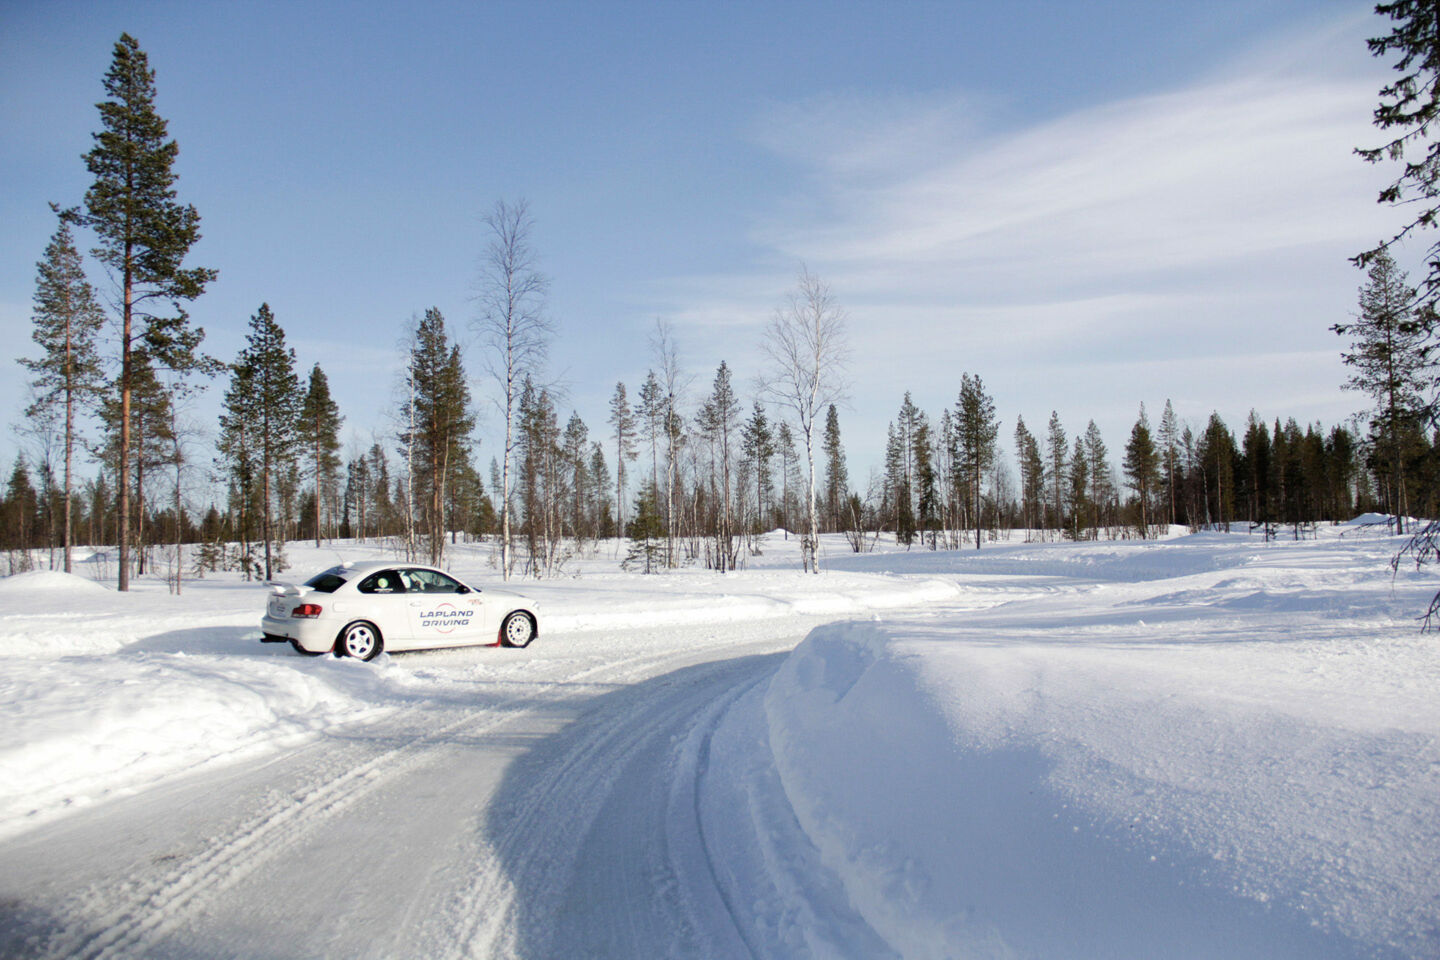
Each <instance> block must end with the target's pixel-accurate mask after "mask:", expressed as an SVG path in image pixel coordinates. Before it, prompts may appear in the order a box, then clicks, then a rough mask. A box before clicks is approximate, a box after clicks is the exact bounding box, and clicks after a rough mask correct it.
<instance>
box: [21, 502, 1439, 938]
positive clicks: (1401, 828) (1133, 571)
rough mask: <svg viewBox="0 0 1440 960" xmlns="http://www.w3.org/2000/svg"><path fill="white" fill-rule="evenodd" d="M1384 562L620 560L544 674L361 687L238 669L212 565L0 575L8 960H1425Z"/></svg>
mask: <svg viewBox="0 0 1440 960" xmlns="http://www.w3.org/2000/svg"><path fill="white" fill-rule="evenodd" d="M1399 543H1400V541H1398V540H1397V539H1396V538H1394V537H1390V536H1388V535H1386V534H1385V533H1384V532H1383V528H1376V527H1373V526H1365V525H1363V524H1350V525H1345V526H1340V527H1327V528H1322V529H1321V530H1320V531H1319V535H1318V537H1317V538H1314V539H1307V540H1301V541H1294V540H1286V539H1281V540H1278V541H1271V542H1266V541H1265V540H1263V539H1262V538H1261V537H1259V536H1255V535H1249V534H1244V533H1238V532H1237V533H1205V534H1198V535H1192V536H1177V537H1174V538H1171V539H1168V540H1162V541H1100V542H1093V543H1030V544H1027V543H1022V542H1021V538H1020V537H1019V536H1018V535H1017V536H1016V537H1015V538H1014V539H1012V540H1010V541H1001V542H998V543H987V544H986V545H985V547H984V549H982V550H980V551H975V550H973V549H970V550H963V551H959V552H954V553H948V552H931V551H928V550H924V549H921V548H918V547H917V548H915V549H912V550H909V551H905V550H903V549H897V548H896V547H895V546H894V545H893V544H881V545H880V547H879V549H878V551H877V552H875V553H871V554H864V555H855V554H850V553H848V552H847V551H846V548H845V545H844V543H843V542H842V541H840V540H838V539H837V540H835V541H833V542H827V543H826V544H825V548H826V551H827V552H826V555H825V562H826V566H827V570H826V572H825V573H824V574H822V575H821V576H818V577H817V576H806V575H804V574H802V573H800V572H799V571H798V569H796V568H797V566H798V562H797V559H798V555H797V551H796V546H797V545H796V544H795V542H794V541H793V540H791V541H787V540H785V539H784V538H783V536H782V535H780V534H778V533H777V534H772V535H771V536H769V537H767V538H766V539H765V541H764V553H763V555H761V556H758V557H752V558H750V560H749V568H748V569H747V570H744V571H742V572H740V573H737V574H732V575H726V576H719V575H715V574H708V573H704V572H701V571H696V570H684V571H679V572H676V573H673V574H667V575H664V576H652V577H645V576H640V575H638V574H627V573H623V572H620V571H619V570H618V566H617V564H616V562H615V560H614V559H613V553H614V545H606V546H604V547H602V548H601V550H600V551H599V553H598V554H597V555H594V556H590V557H586V558H582V559H575V560H572V561H571V562H570V563H569V564H568V565H567V567H566V568H565V569H566V571H567V573H569V574H572V576H568V577H566V578H563V579H557V580H550V581H541V582H527V583H526V584H525V585H524V589H525V590H526V592H528V593H531V594H532V595H534V596H536V597H538V598H539V599H540V601H541V632H540V636H539V639H537V640H536V641H535V643H534V644H532V645H531V646H530V647H529V648H528V649H525V650H508V649H498V648H468V649H456V650H446V651H432V652H417V653H405V654H397V655H394V656H389V655H385V656H382V657H380V658H379V659H377V660H376V661H374V662H372V663H368V664H367V663H357V662H354V661H349V660H336V659H333V658H331V657H328V656H327V657H317V658H308V657H302V656H299V655H298V654H295V653H294V652H292V651H291V650H290V648H289V647H288V646H282V645H262V644H260V643H259V642H258V640H259V629H258V622H259V617H260V614H261V611H262V607H263V604H264V597H265V592H266V588H265V587H264V586H263V585H259V584H254V583H248V584H247V583H243V582H240V581H239V580H238V579H237V578H236V577H235V576H233V575H225V576H213V575H212V576H211V577H210V578H207V579H205V580H202V581H195V582H187V583H186V584H185V587H184V592H183V594H182V595H180V596H174V595H172V594H170V593H169V592H168V591H167V589H166V587H165V585H164V583H163V582H160V581H158V580H148V579H143V578H142V579H141V580H140V581H139V583H138V584H137V587H136V589H134V590H133V591H132V592H131V593H129V594H118V593H116V592H114V591H113V590H112V589H110V588H109V587H108V586H102V585H100V584H97V583H95V582H93V581H92V580H90V579H88V578H87V576H86V575H85V574H84V573H82V574H81V575H77V576H67V575H64V574H59V573H33V574H22V575H18V576H15V577H10V578H6V579H3V580H0V654H3V657H0V956H3V957H156V958H201V957H205V958H208V957H264V958H289V957H296V958H298V957H346V958H349V957H376V958H379V957H425V958H449V957H484V958H489V957H525V958H549V957H557V958H558V957H566V958H577V957H617V958H619V957H625V958H638V957H702V958H726V960H728V958H759V957H783V958H800V957H843V958H878V957H913V958H932V957H934V958H941V957H944V958H970V957H976V958H1001V957H1004V958H1011V957H1016V958H1019V957H1025V958H1070V957H1074V958H1122V957H1133V958H1191V957H1215V958H1239V957H1254V958H1285V957H1306V958H1329V957H1365V958H1389V957H1397V958H1400V957H1405V958H1420V957H1431V958H1433V957H1437V956H1440V649H1437V644H1440V638H1437V637H1436V636H1435V635H1433V634H1421V633H1420V632H1419V624H1418V622H1417V621H1416V619H1415V618H1416V616H1417V615H1418V614H1420V613H1421V612H1422V611H1423V610H1424V608H1425V606H1426V604H1427V603H1428V601H1429V598H1430V596H1431V595H1432V594H1433V593H1434V591H1435V590H1436V589H1437V588H1440V578H1437V576H1436V575H1435V574H1434V572H1433V571H1431V570H1428V569H1427V570H1423V571H1414V570H1411V569H1406V568H1402V569H1401V570H1400V571H1399V573H1398V574H1392V572H1391V570H1390V569H1389V566H1388V560H1389V558H1390V557H1391V556H1392V555H1393V553H1394V552H1395V551H1396V549H1397V547H1398V545H1399ZM287 552H288V555H289V559H290V560H291V562H292V564H293V567H292V569H291V570H290V571H288V572H287V573H285V574H284V575H282V579H292V578H293V579H304V578H305V577H307V576H308V575H309V574H311V573H313V572H316V571H318V570H319V569H322V568H324V567H326V566H329V565H330V564H332V563H334V562H335V560H336V559H337V558H345V559H364V558H369V557H372V556H384V555H386V554H385V551H384V549H383V548H381V547H379V546H377V545H374V544H354V543H349V542H337V543H335V544H330V545H327V546H326V547H325V548H324V549H321V550H317V549H315V548H314V547H313V546H306V545H304V544H291V545H289V547H288V548H287ZM80 566H81V569H82V571H84V570H88V569H90V567H91V565H90V564H81V565H80ZM449 566H450V567H451V569H453V570H455V572H457V573H458V574H460V575H461V576H462V577H464V578H466V579H468V580H471V581H472V582H476V583H479V584H481V585H485V584H489V583H493V582H495V580H496V577H495V575H494V569H493V567H492V566H491V561H490V551H489V548H488V547H487V546H480V545H475V546H466V545H462V546H460V547H457V548H456V551H455V554H454V556H453V557H452V559H451V561H450V562H449ZM96 567H97V569H98V564H97V565H96Z"/></svg>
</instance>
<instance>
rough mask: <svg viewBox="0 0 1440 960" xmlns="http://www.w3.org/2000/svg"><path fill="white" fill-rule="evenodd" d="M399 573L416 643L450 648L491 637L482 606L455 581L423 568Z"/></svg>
mask: <svg viewBox="0 0 1440 960" xmlns="http://www.w3.org/2000/svg"><path fill="white" fill-rule="evenodd" d="M400 573H401V577H402V579H403V580H404V582H405V589H406V591H407V592H406V596H407V597H408V600H409V602H408V610H409V614H410V632H411V634H412V635H413V636H414V637H415V645H416V646H425V647H454V646H460V645H461V644H467V643H488V642H489V641H490V640H492V639H494V638H493V637H491V636H490V633H491V632H492V631H491V630H490V629H489V628H490V624H488V623H487V621H486V616H485V605H484V604H483V603H481V602H480V599H479V597H478V596H477V595H476V594H475V593H474V592H472V591H471V590H470V589H469V588H468V587H464V586H463V585H462V584H461V583H460V581H459V580H456V579H455V578H454V577H451V576H448V575H446V574H443V573H441V572H440V571H438V570H426V569H424V568H414V567H412V568H409V569H402V570H401V571H400Z"/></svg>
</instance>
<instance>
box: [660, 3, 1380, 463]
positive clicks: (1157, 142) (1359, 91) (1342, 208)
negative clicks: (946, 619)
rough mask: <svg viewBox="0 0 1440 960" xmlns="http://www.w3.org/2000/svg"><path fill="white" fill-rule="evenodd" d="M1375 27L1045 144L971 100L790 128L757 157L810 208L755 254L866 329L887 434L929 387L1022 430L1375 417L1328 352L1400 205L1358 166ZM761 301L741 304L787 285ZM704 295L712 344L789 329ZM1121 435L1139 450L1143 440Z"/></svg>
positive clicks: (1038, 134)
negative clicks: (1093, 422)
mask: <svg viewBox="0 0 1440 960" xmlns="http://www.w3.org/2000/svg"><path fill="white" fill-rule="evenodd" d="M1371 27H1372V25H1371V24H1369V23H1368V22H1363V21H1359V20H1356V19H1354V18H1351V19H1347V20H1346V21H1344V22H1340V23H1332V24H1329V25H1326V26H1324V27H1323V28H1321V29H1318V30H1312V31H1310V32H1308V33H1306V34H1304V35H1301V36H1294V37H1289V38H1281V39H1278V40H1275V39H1272V40H1271V41H1270V42H1269V43H1268V44H1267V45H1266V47H1265V48H1264V55H1263V56H1261V55H1260V54H1259V53H1255V54H1244V55H1242V56H1240V57H1239V58H1237V59H1236V60H1235V61H1233V62H1231V63H1229V64H1226V65H1223V66H1221V67H1218V68H1216V69H1215V70H1214V71H1212V72H1211V73H1210V74H1209V75H1207V76H1205V77H1202V78H1199V79H1197V80H1195V81H1194V82H1192V83H1190V84H1188V85H1186V86H1183V87H1176V88H1172V89H1168V90H1161V91H1156V92H1150V93H1146V94H1144V95H1138V96H1134V97H1131V98H1128V99H1124V100H1120V101H1116V102H1110V103H1102V104H1097V105H1092V106H1090V107H1088V108H1085V109H1081V110H1077V111H1075V112H1072V113H1070V114H1068V115H1064V116H1057V117H1051V118H1048V119H1045V120H1042V121H1038V122H1035V123H1032V124H1025V123H1024V122H1023V120H1019V121H1017V120H1016V119H1015V112H1014V110H1013V109H1008V110H1007V109H1006V105H1004V104H996V103H985V102H984V101H981V100H977V99H975V98H973V97H970V96H968V95H966V94H965V93H963V92H961V93H957V94H955V95H954V96H952V97H950V98H949V99H946V98H939V97H928V98H919V99H913V100H906V99H904V98H896V97H886V98H881V99H876V100H865V99H863V98H854V97H839V98H835V99H831V100H818V101H808V102H805V103H798V104H791V105H786V106H779V107H775V108H773V109H771V110H769V111H768V112H766V114H765V115H764V116H763V117H762V118H761V119H760V121H759V129H758V131H757V133H756V140H757V141H758V142H760V143H761V144H763V145H765V146H766V147H767V148H769V149H772V150H773V151H775V152H776V154H777V155H778V156H780V157H782V158H783V159H784V160H785V161H788V162H790V163H792V164H794V165H795V166H796V168H797V169H798V170H799V171H800V172H801V178H800V181H799V183H800V187H799V189H797V191H796V195H795V196H794V198H793V199H792V201H791V202H790V203H787V204H786V205H785V206H784V207H783V208H781V209H779V210H777V211H775V212H774V213H773V215H772V216H770V217H768V218H767V219H766V221H765V222H764V223H762V224H760V225H758V226H757V228H756V231H755V234H754V239H755V240H756V242H757V244H759V245H760V246H762V247H763V248H765V249H767V250H768V251H770V253H771V255H772V256H773V258H774V261H773V262H780V263H787V264H798V263H800V262H805V263H808V264H809V265H810V266H811V268H812V269H815V270H816V271H818V272H819V273H820V274H821V275H822V276H823V277H825V279H826V280H827V281H828V282H830V283H831V285H832V287H833V288H834V289H835V291H836V293H837V294H838V295H839V296H840V298H841V299H842V301H843V302H844V303H845V304H846V305H847V307H848V308H849V310H850V312H851V314H852V316H853V318H854V321H855V323H854V329H855V337H856V339H857V346H858V347H859V349H858V350H857V355H858V356H859V357H860V358H861V361H860V362H861V364H863V366H864V367H865V369H864V371H862V373H861V375H860V376H858V377H857V378H856V383H857V386H856V402H855V406H856V408H857V410H862V411H866V413H864V414H862V418H864V417H868V418H869V419H870V420H872V421H873V420H874V419H875V418H876V415H875V414H874V413H870V412H869V411H873V410H876V409H879V410H880V411H881V412H880V413H879V414H878V417H879V424H880V425H879V430H881V431H883V417H884V416H885V415H886V412H888V411H890V410H891V408H892V407H894V406H896V405H897V404H898V400H899V395H900V393H901V392H903V391H904V390H905V389H912V388H915V385H916V384H920V385H921V387H920V389H922V390H925V389H929V390H932V391H933V396H934V397H936V398H937V399H938V402H946V399H947V398H948V399H949V400H953V387H952V385H951V381H955V382H956V383H958V379H959V373H960V371H961V370H969V371H972V372H977V371H978V372H979V373H981V374H982V376H984V377H985V378H986V380H987V382H988V383H991V384H992V388H994V389H995V392H996V394H997V400H999V402H1000V406H1001V412H1002V414H1003V415H1005V416H1007V417H1012V418H1013V416H1014V414H1015V413H1017V412H1021V411H1023V412H1025V413H1027V414H1028V415H1029V416H1030V417H1031V418H1032V420H1033V419H1034V418H1035V417H1038V416H1040V415H1041V414H1042V413H1044V414H1048V411H1049V410H1050V409H1052V408H1060V409H1062V412H1063V411H1064V410H1066V409H1068V410H1069V411H1070V414H1069V415H1070V416H1071V417H1072V418H1073V419H1078V420H1080V421H1081V422H1082V423H1083V421H1084V420H1085V419H1088V418H1089V417H1091V416H1096V417H1097V419H1099V418H1100V417H1101V416H1102V414H1101V411H1102V410H1108V411H1112V412H1113V411H1118V410H1123V411H1128V412H1127V413H1126V414H1125V416H1128V417H1129V418H1130V420H1133V417H1134V411H1135V409H1136V407H1138V405H1139V403H1140V402H1141V401H1145V402H1147V403H1148V404H1150V405H1151V406H1152V407H1154V408H1158V407H1159V406H1161V405H1163V403H1164V400H1165V398H1166V397H1167V396H1176V397H1180V396H1184V397H1188V398H1191V399H1192V401H1193V402H1195V403H1196V404H1197V405H1198V408H1197V409H1191V410H1184V411H1181V412H1182V414H1188V415H1190V416H1192V417H1197V418H1203V417H1204V416H1205V415H1207V414H1208V412H1209V410H1210V409H1212V408H1214V409H1219V410H1221V412H1222V414H1223V415H1225V416H1226V417H1227V419H1232V420H1238V419H1241V418H1243V415H1244V413H1245V412H1246V411H1248V409H1249V407H1250V406H1252V405H1254V406H1257V407H1262V409H1261V412H1262V414H1265V413H1267V412H1268V414H1269V415H1274V414H1276V413H1279V414H1281V415H1286V416H1288V415H1291V414H1293V415H1295V416H1297V417H1299V418H1301V419H1305V418H1307V417H1311V416H1327V417H1330V415H1331V414H1333V413H1334V412H1335V410H1337V409H1341V408H1342V406H1343V405H1344V404H1349V403H1352V402H1353V398H1346V397H1344V396H1343V395H1342V394H1341V393H1340V391H1339V389H1338V384H1339V382H1340V379H1341V375H1340V373H1339V360H1338V350H1339V344H1338V341H1336V340H1335V338H1334V336H1333V334H1330V333H1329V332H1328V327H1329V325H1330V324H1331V323H1333V322H1335V321H1336V320H1338V319H1341V318H1343V317H1344V316H1345V314H1346V312H1347V311H1348V310H1350V309H1351V308H1352V304H1353V302H1354V292H1355V289H1356V287H1357V285H1358V282H1359V280H1360V277H1359V275H1358V273H1356V272H1355V271H1354V269H1353V268H1351V267H1350V266H1349V265H1348V264H1347V262H1346V258H1347V257H1348V256H1349V255H1351V254H1353V253H1354V252H1356V251H1358V250H1360V249H1364V247H1365V246H1367V245H1369V244H1371V243H1373V242H1375V241H1376V240H1378V239H1380V238H1381V237H1382V236H1384V235H1386V233H1387V231H1388V230H1389V229H1390V226H1391V225H1392V222H1393V216H1392V215H1391V214H1390V213H1389V212H1387V211H1386V210H1385V209H1384V208H1379V207H1377V205H1376V204H1375V196H1376V193H1377V192H1378V190H1379V187H1380V185H1381V184H1382V182H1383V181H1384V179H1385V174H1386V172H1387V171H1384V170H1377V169H1375V168H1372V167H1368V166H1366V165H1365V164H1363V163H1361V162H1360V161H1359V160H1358V159H1357V158H1356V157H1355V156H1354V154H1353V148H1354V147H1355V145H1357V144H1360V143H1368V142H1369V141H1370V140H1372V139H1373V131H1372V130H1371V128H1370V127H1369V119H1370V112H1371V110H1372V109H1373V106H1374V101H1375V95H1376V90H1377V89H1378V86H1379V84H1380V82H1382V81H1383V79H1384V76H1383V74H1384V68H1383V65H1379V64H1376V63H1374V62H1372V61H1370V60H1369V58H1368V57H1367V56H1366V55H1365V51H1364V38H1365V37H1366V36H1368V31H1370V30H1371ZM754 279H755V281H756V282H755V283H752V284H745V283H743V282H741V281H738V280H737V279H736V278H729V279H728V282H729V284H730V286H731V288H732V289H737V290H746V291H747V293H749V292H753V291H754V290H756V289H760V288H761V286H760V285H761V283H773V277H764V278H761V277H756V278H754ZM684 289H685V285H683V284H682V285H679V286H677V288H676V289H675V290H674V291H673V292H674V293H675V294H676V296H677V300H678V299H682V298H683V291H684ZM691 289H692V290H693V291H694V292H695V293H696V294H701V295H700V296H698V298H697V300H698V302H700V303H703V304H704V306H703V308H700V309H699V310H697V311H696V312H695V314H694V315H693V317H694V319H695V321H696V322H697V323H705V322H708V323H709V324H712V325H713V324H715V323H716V322H719V320H720V318H729V320H730V323H729V324H728V326H730V327H732V328H733V327H734V326H735V325H737V324H738V323H739V322H740V318H742V317H744V316H751V317H754V318H755V319H756V320H757V321H758V320H761V319H763V318H764V316H765V315H766V314H765V312H763V311H762V312H759V313H758V315H757V313H756V311H755V304H754V302H753V301H754V298H753V296H747V297H745V298H743V299H742V298H729V299H727V298H726V297H725V296H724V294H723V292H722V290H721V288H720V287H718V286H716V285H710V284H703V283H699V284H696V285H695V286H694V287H693V288H691ZM773 289H774V290H775V293H774V296H776V297H777V298H778V294H779V291H780V290H781V289H783V286H781V287H777V288H773ZM702 291H703V294H702ZM729 356H730V357H731V358H732V362H734V360H735V359H736V357H735V353H734V352H733V351H732V352H731V353H730V354H729ZM1257 357H1266V358H1270V359H1269V361H1268V362H1265V361H1257V360H1256V358H1257ZM1296 358H1303V359H1302V360H1297V359H1296ZM1087 366H1088V369H1090V370H1093V371H1094V372H1093V374H1090V373H1087V372H1086V369H1087ZM1107 370H1108V371H1109V373H1108V374H1107V373H1105V372H1104V371H1107ZM1117 370H1124V371H1125V374H1124V377H1123V378H1117V377H1116V376H1115V371H1117ZM940 384H944V386H939V385H940ZM1322 397H1324V398H1332V399H1333V402H1331V400H1328V399H1327V400H1324V401H1323V402H1321V401H1318V400H1317V398H1322ZM1272 403H1274V404H1278V405H1279V408H1278V409H1268V410H1267V409H1263V408H1264V407H1265V406H1266V405H1268V404H1272ZM1287 404H1288V406H1287ZM1116 415H1117V416H1118V414H1116ZM1330 418H1331V419H1332V420H1333V419H1334V418H1333V417H1330ZM1101 426H1102V428H1104V429H1105V430H1106V433H1107V435H1108V436H1110V437H1111V438H1112V446H1116V447H1118V446H1119V445H1120V444H1122V443H1123V437H1124V435H1126V434H1128V431H1129V421H1128V420H1126V421H1123V422H1122V421H1120V420H1113V421H1110V422H1101ZM862 429H866V430H872V431H873V430H874V429H875V423H874V422H871V423H868V424H864V425H862ZM881 437H882V438H883V432H882V434H881ZM872 439H873V438H872Z"/></svg>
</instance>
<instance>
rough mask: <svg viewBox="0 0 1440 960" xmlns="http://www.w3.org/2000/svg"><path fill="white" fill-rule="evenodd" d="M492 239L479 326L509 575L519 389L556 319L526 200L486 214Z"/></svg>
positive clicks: (501, 204)
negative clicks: (495, 423) (490, 383)
mask: <svg viewBox="0 0 1440 960" xmlns="http://www.w3.org/2000/svg"><path fill="white" fill-rule="evenodd" d="M485 226H486V228H487V230H488V231H489V234H490V241H489V244H488V245H487V246H486V248H485V253H484V255H483V256H482V257H481V258H480V281H479V292H478V293H477V295H476V299H477V300H478V301H479V302H480V317H479V319H478V320H477V321H476V327H477V331H478V333H479V335H480V338H481V342H482V344H483V345H484V348H485V350H486V359H485V366H486V370H487V371H488V373H489V374H490V376H491V377H493V378H494V380H495V382H496V384H497V385H498V386H499V388H500V396H499V398H498V399H496V401H495V404H496V406H497V407H498V408H499V410H500V412H501V414H502V415H503V417H504V423H505V440H504V445H503V453H502V454H501V457H500V491H499V493H500V570H501V575H502V576H503V577H504V578H505V579H506V580H509V579H510V573H511V569H512V567H513V564H514V556H513V550H512V536H511V514H512V512H513V510H512V506H513V505H512V502H511V501H512V498H511V496H510V493H511V490H510V487H511V481H510V473H511V463H512V460H513V458H514V453H515V446H516V444H517V443H518V440H519V438H518V433H517V430H516V426H517V419H518V416H519V405H520V391H521V387H522V384H523V383H524V380H525V376H526V375H527V374H531V375H533V374H534V373H536V372H537V371H538V370H539V368H540V366H541V365H542V364H543V363H544V361H545V355H546V350H547V348H548V347H549V343H550V336H551V334H552V332H553V330H554V324H553V322H552V321H551V320H550V319H549V318H548V317H547V316H545V312H544V310H545V292H546V290H547V289H548V288H549V283H550V281H549V279H548V278H547V277H546V276H545V275H544V274H542V273H540V271H539V270H538V269H537V263H536V256H535V251H534V250H533V249H532V248H531V246H530V231H531V228H532V226H533V222H532V220H531V219H530V208H529V206H528V205H527V204H526V203H525V201H524V200H521V201H518V202H516V203H513V204H511V203H507V202H506V201H504V200H500V201H497V202H496V204H495V209H494V210H492V211H491V212H490V214H489V215H488V216H486V217H485Z"/></svg>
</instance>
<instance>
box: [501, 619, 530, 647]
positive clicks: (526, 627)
mask: <svg viewBox="0 0 1440 960" xmlns="http://www.w3.org/2000/svg"><path fill="white" fill-rule="evenodd" d="M534 639H535V619H534V618H533V617H531V616H530V614H528V613H526V612H525V611H523V610H516V611H515V612H514V613H512V614H510V615H509V616H508V617H506V618H505V622H504V623H502V624H500V642H501V643H502V644H504V645H505V646H507V647H528V646H530V641H531V640H534Z"/></svg>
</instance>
